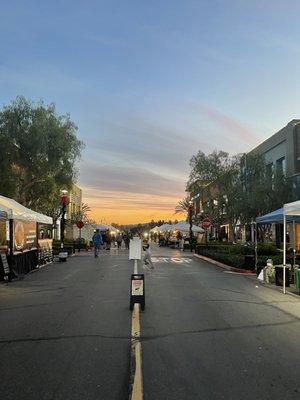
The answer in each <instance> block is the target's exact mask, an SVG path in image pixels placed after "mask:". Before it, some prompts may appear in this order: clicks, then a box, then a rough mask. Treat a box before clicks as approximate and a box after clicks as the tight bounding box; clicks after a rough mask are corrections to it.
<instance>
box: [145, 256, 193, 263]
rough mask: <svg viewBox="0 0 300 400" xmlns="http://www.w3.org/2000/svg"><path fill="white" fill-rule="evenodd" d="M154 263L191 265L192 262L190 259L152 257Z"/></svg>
mask: <svg viewBox="0 0 300 400" xmlns="http://www.w3.org/2000/svg"><path fill="white" fill-rule="evenodd" d="M151 260H152V262H154V263H174V264H189V263H191V262H192V260H191V259H190V258H185V257H151Z"/></svg>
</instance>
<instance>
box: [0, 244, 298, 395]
mask: <svg viewBox="0 0 300 400" xmlns="http://www.w3.org/2000/svg"><path fill="white" fill-rule="evenodd" d="M153 260H154V267H155V269H154V270H153V271H150V270H144V269H142V268H141V265H139V272H144V273H145V280H146V308H145V311H144V312H142V313H141V317H140V323H141V343H142V373H143V390H144V399H146V400H160V399H164V400H165V399H168V400H169V399H205V400H207V399H230V400H231V399H272V400H274V399H283V398H284V399H298V398H299V391H300V383H299V377H300V374H299V365H300V346H299V329H300V319H299V318H300V309H299V300H298V299H297V298H295V297H292V296H290V295H286V296H284V295H282V294H281V293H279V292H277V291H275V290H272V289H269V288H266V287H263V286H261V285H259V284H258V283H257V281H256V279H255V278H253V277H248V276H242V275H238V274H230V273H227V272H224V271H223V270H222V269H220V268H217V267H215V266H213V265H211V264H208V263H207V262H202V261H200V260H198V259H194V258H192V256H190V255H189V254H185V253H183V255H181V254H180V252H179V251H177V250H170V249H165V248H155V249H154V254H153ZM132 271H133V262H132V261H129V260H128V253H127V252H125V251H121V252H120V254H119V255H116V254H103V252H102V253H101V254H100V257H99V259H94V258H93V257H92V256H91V254H90V253H89V254H88V255H87V254H86V253H81V254H80V255H77V256H75V257H73V258H71V259H69V260H68V262H67V263H61V264H59V263H56V264H53V265H49V266H47V267H44V268H42V269H41V270H40V271H38V272H35V273H32V274H29V275H27V276H25V278H24V279H23V280H20V281H16V282H12V283H10V284H2V285H1V286H0V302H1V303H0V304H1V305H0V324H1V325H0V326H1V343H0V346H1V357H0V365H1V366H0V374H1V383H2V384H1V389H0V392H1V393H0V395H1V399H3V400H8V399H21V400H22V399H30V400H35V399H39V400H48V399H52V400H54V399H55V400H57V399H75V400H76V399H128V396H129V393H128V390H129V375H130V336H131V335H130V331H131V313H130V311H129V279H130V274H131V273H132Z"/></svg>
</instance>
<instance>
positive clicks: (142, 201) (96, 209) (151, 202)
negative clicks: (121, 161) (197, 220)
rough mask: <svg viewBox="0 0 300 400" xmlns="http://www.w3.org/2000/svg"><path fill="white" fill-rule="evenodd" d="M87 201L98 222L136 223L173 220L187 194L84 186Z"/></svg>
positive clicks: (91, 214) (91, 213) (93, 216)
mask: <svg viewBox="0 0 300 400" xmlns="http://www.w3.org/2000/svg"><path fill="white" fill-rule="evenodd" d="M83 193H84V202H86V203H87V204H88V205H89V206H90V207H91V209H92V211H91V212H90V217H91V218H92V219H94V220H95V221H97V222H101V221H102V222H103V223H108V224H109V223H112V222H116V223H119V224H135V223H143V222H148V221H151V220H152V219H153V220H159V219H164V220H169V219H172V220H174V219H175V218H176V216H175V215H174V209H175V206H176V204H177V203H178V201H179V200H180V199H181V198H182V197H183V196H184V193H182V195H181V196H180V193H179V196H162V195H148V194H140V195H139V194H135V193H134V194H133V193H127V192H115V191H99V190H96V189H91V188H83Z"/></svg>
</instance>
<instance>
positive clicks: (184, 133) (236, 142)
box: [0, 0, 300, 223]
mask: <svg viewBox="0 0 300 400" xmlns="http://www.w3.org/2000/svg"><path fill="white" fill-rule="evenodd" d="M299 12H300V2H299V1H293V0H286V1H277V0H270V1H267V0H260V1H255V0H254V1H248V0H245V1H243V0H232V1H230V0H226V1H225V0H224V1H221V0H207V1H200V0H198V1H196V0H195V1H192V0H185V1H176V0H165V1H162V0H157V1H156V0H153V1H143V0H127V1H123V0H119V1H113V0H110V1H99V0H98V1H76V0H75V1H74V0H73V1H53V2H52V4H50V2H48V4H44V2H43V1H30V0H29V1H14V0H10V1H5V0H4V1H1V13H0V55H1V56H0V104H1V106H2V105H4V104H7V103H8V102H10V100H11V99H13V98H14V97H15V96H17V95H24V96H26V97H28V98H30V99H32V100H39V99H44V101H45V102H46V103H50V102H54V103H55V104H56V107H57V111H58V113H60V114H63V113H67V112H68V113H70V114H71V118H72V120H73V121H74V122H75V123H76V124H77V125H78V128H79V131H78V134H79V136H80V138H81V139H82V140H83V141H84V142H85V144H86V147H85V150H84V152H83V155H82V160H81V162H80V164H79V166H78V167H79V172H80V175H79V182H78V183H79V185H80V187H81V188H82V189H83V193H84V201H85V202H86V203H88V204H89V205H90V206H91V208H92V213H91V216H92V217H93V218H94V219H96V220H97V221H99V222H100V221H101V220H102V221H104V222H105V221H106V222H107V223H111V222H118V223H136V222H143V221H147V220H151V219H158V218H162V219H169V218H172V219H174V208H175V206H176V204H177V202H178V201H179V200H180V199H181V198H183V197H184V195H185V193H184V188H185V181H186V179H187V176H188V173H189V164H188V162H189V159H190V158H191V156H192V155H193V154H195V153H196V152H197V151H198V150H202V151H205V152H210V151H212V150H214V149H222V150H226V151H228V152H230V153H232V154H234V153H238V152H243V151H248V150H249V149H251V148H252V147H254V146H255V145H257V144H258V143H259V142H261V141H262V140H264V139H265V138H267V137H268V136H270V135H272V134H273V133H274V132H275V131H277V130H279V129H280V128H282V127H283V126H285V125H286V124H287V123H288V122H289V121H290V120H291V119H293V118H299V117H300V108H299V105H300V102H299V93H300V90H299V89H300V79H299V62H300V46H299V43H300V25H299V17H298V15H299Z"/></svg>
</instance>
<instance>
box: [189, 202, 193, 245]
mask: <svg viewBox="0 0 300 400" xmlns="http://www.w3.org/2000/svg"><path fill="white" fill-rule="evenodd" d="M193 209H194V203H193V201H192V200H190V201H189V223H190V250H191V251H193Z"/></svg>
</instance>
